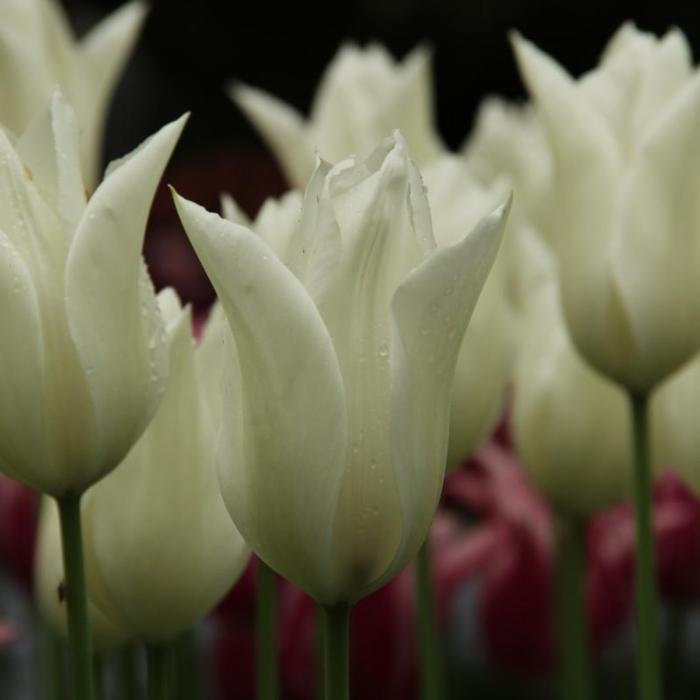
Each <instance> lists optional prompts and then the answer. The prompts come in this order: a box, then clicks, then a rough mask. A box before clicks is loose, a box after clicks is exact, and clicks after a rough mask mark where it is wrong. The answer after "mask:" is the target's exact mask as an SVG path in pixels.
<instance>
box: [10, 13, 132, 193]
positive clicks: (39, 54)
mask: <svg viewBox="0 0 700 700" xmlns="http://www.w3.org/2000/svg"><path fill="white" fill-rule="evenodd" d="M145 15H146V4H145V3H144V2H130V3H127V4H126V5H123V6H122V7H120V8H119V9H118V10H116V11H115V12H113V13H112V14H111V15H109V17H107V18H106V19H104V20H102V22H100V23H99V24H98V25H97V26H95V27H93V29H91V30H90V31H89V32H88V33H87V34H86V35H85V36H84V37H83V38H82V39H80V40H79V41H78V40H76V39H75V37H74V35H73V32H72V30H71V28H70V26H69V24H68V20H67V18H66V17H65V15H64V13H63V11H62V8H61V3H60V2H59V1H58V0H3V2H2V4H1V5H0V124H3V125H4V126H6V127H7V128H9V129H11V130H12V131H13V132H14V133H16V134H21V133H22V132H23V131H24V130H25V128H26V127H27V125H28V124H29V123H30V121H31V120H32V119H33V118H34V116H35V115H36V114H38V113H39V112H40V111H41V110H42V109H43V108H44V106H45V105H46V103H47V102H48V101H49V99H50V97H51V93H52V92H53V90H54V89H55V88H56V86H57V85H58V86H60V88H61V89H62V90H63V92H64V93H65V94H66V96H67V97H68V100H69V101H70V103H71V105H72V106H73V109H75V111H76V114H77V115H78V121H79V123H80V127H81V130H82V133H81V145H80V148H81V162H82V168H83V178H84V180H85V186H86V187H87V188H88V189H90V190H92V189H93V188H94V186H95V185H96V184H97V182H98V181H99V166H100V161H101V148H102V132H103V129H104V124H105V121H106V113H107V107H108V106H109V102H110V100H111V97H112V93H113V92H114V88H115V86H116V83H117V81H118V79H119V76H120V74H121V72H122V70H123V68H124V64H125V63H126V61H127V59H128V57H129V54H130V53H131V49H132V48H133V45H134V42H135V41H136V38H137V37H138V34H139V31H140V29H141V26H142V24H143V20H144V17H145Z"/></svg>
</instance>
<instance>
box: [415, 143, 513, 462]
mask: <svg viewBox="0 0 700 700" xmlns="http://www.w3.org/2000/svg"><path fill="white" fill-rule="evenodd" d="M423 176H424V181H425V186H426V194H427V197H428V201H429V203H430V211H431V214H432V220H433V230H434V231H435V241H436V243H437V245H438V247H439V248H447V247H449V246H452V245H455V244H457V243H458V242H459V241H460V240H461V239H462V238H463V237H464V234H465V232H466V231H470V230H472V229H473V228H474V227H475V226H476V225H477V224H478V223H479V221H480V220H481V219H482V218H484V217H485V216H487V215H488V214H489V213H490V212H492V211H493V210H494V209H495V208H496V207H497V206H498V203H499V202H502V201H503V200H504V199H505V198H506V196H507V194H508V187H507V186H506V183H505V182H504V181H496V180H494V183H493V185H491V186H490V187H485V186H484V185H483V184H481V183H480V182H479V181H478V180H477V179H476V178H475V177H474V176H473V175H472V174H471V171H470V169H469V168H468V167H467V165H466V163H465V162H464V160H463V159H462V158H459V157H458V156H453V155H447V154H445V155H443V156H441V157H440V158H438V159H437V160H435V161H433V162H432V163H430V164H429V165H427V166H426V167H425V168H424V169H423ZM509 226H510V224H509ZM511 243H512V241H504V244H503V246H501V248H500V250H499V253H498V256H497V258H496V261H495V264H494V266H493V269H492V270H491V273H490V274H489V277H488V279H487V280H486V284H485V285H484V289H483V292H482V293H481V296H480V297H479V300H478V302H477V304H476V307H475V309H474V314H473V316H472V318H471V320H470V321H469V326H468V328H467V331H466V333H465V335H464V340H463V341H462V347H461V349H460V352H459V355H458V357H457V366H456V369H455V375H454V380H453V386H452V409H451V411H450V442H449V450H448V456H447V466H448V469H451V468H453V467H456V466H457V465H458V464H459V463H460V462H462V461H463V460H465V459H467V458H468V457H469V456H470V455H471V454H473V452H474V451H475V450H476V449H477V448H478V447H479V445H480V444H481V443H482V442H483V441H484V440H485V439H486V438H487V437H488V435H489V433H490V432H491V431H492V430H493V428H494V426H495V423H496V422H497V420H498V418H499V417H500V415H501V413H502V410H503V401H504V394H505V389H506V385H507V384H508V381H509V380H510V376H511V369H512V361H513V356H514V350H515V347H514V343H515V333H516V330H517V326H516V319H515V318H514V310H513V308H512V306H511V303H510V299H509V294H508V289H507V286H508V275H509V267H510V266H511V265H512V261H511V260H510V259H509V257H510V256H509V253H510V244H511Z"/></svg>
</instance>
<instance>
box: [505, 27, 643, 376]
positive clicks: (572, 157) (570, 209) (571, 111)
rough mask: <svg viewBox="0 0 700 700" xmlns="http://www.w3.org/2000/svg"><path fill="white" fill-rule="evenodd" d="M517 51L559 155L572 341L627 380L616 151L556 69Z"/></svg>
mask: <svg viewBox="0 0 700 700" xmlns="http://www.w3.org/2000/svg"><path fill="white" fill-rule="evenodd" d="M514 47H515V53H516V57H517V59H518V63H519V65H520V70H521V72H522V74H523V76H524V80H525V82H526V83H527V85H528V88H529V89H530V92H531V93H532V94H533V97H534V99H535V101H536V103H537V105H538V107H539V108H540V112H541V114H542V117H543V121H544V123H545V126H546V129H547V132H548V135H549V138H550V141H551V143H552V146H553V151H554V162H555V168H554V178H555V179H554V183H555V184H554V187H555V189H554V191H553V193H552V197H553V200H552V203H551V208H552V209H553V217H552V223H551V229H552V232H553V243H554V247H555V250H556V252H557V255H558V257H559V263H560V268H559V270H560V279H561V294H562V300H563V306H564V313H565V316H566V318H567V323H568V326H569V328H570V329H571V330H572V340H573V341H574V343H575V344H576V345H577V347H579V348H580V349H581V351H582V353H583V354H584V356H586V357H587V358H588V359H589V360H590V361H591V362H592V363H593V364H595V365H596V366H598V367H601V368H605V369H606V371H607V372H608V373H610V374H615V373H619V372H623V371H624V369H625V365H626V364H627V361H628V358H629V357H630V354H631V353H632V352H633V348H634V345H635V342H636V339H635V338H634V337H633V336H632V335H631V333H630V329H629V321H628V319H627V318H626V309H625V307H624V304H623V303H622V301H621V298H620V294H619V289H618V288H617V285H616V283H615V280H614V276H613V275H611V270H610V266H611V260H610V248H611V239H612V237H613V233H614V224H615V221H616V220H617V216H618V213H619V199H620V189H621V188H620V183H621V180H622V165H621V163H622V161H621V153H620V149H619V146H618V143H617V142H616V141H615V139H614V138H613V135H612V132H611V131H610V129H609V127H608V126H607V124H606V122H605V120H604V119H603V117H601V115H600V114H599V113H598V112H597V111H595V110H594V109H593V108H592V107H591V106H590V104H589V103H588V102H587V101H586V100H585V97H584V96H583V94H582V92H581V91H580V90H579V89H577V86H576V84H575V83H574V82H573V81H572V80H571V78H570V77H569V76H568V75H567V74H566V72H565V71H564V70H563V69H562V68H561V67H560V66H559V65H558V64H557V63H555V62H554V61H553V60H552V59H551V58H549V57H548V56H546V55H545V54H543V53H542V52H541V51H539V50H538V49H537V48H536V47H534V46H533V45H532V44H530V43H529V42H527V41H525V40H524V39H521V38H519V37H517V36H516V37H515V38H514ZM611 338H614V342H613V341H611Z"/></svg>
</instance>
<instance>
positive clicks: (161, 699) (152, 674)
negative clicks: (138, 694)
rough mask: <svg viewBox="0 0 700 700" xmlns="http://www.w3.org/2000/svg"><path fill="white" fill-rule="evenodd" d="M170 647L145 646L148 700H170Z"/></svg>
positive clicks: (171, 656)
mask: <svg viewBox="0 0 700 700" xmlns="http://www.w3.org/2000/svg"><path fill="white" fill-rule="evenodd" d="M172 659H173V655H172V647H171V646H169V645H157V644H148V645H146V666H147V668H148V700H172V698H171V693H172V687H171V682H172Z"/></svg>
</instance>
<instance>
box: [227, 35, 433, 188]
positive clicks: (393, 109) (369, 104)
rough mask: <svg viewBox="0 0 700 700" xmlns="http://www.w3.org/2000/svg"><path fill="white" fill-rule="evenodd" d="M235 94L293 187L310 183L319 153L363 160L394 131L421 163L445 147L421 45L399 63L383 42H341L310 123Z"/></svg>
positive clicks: (262, 97) (274, 103)
mask: <svg viewBox="0 0 700 700" xmlns="http://www.w3.org/2000/svg"><path fill="white" fill-rule="evenodd" d="M231 97H232V99H233V100H234V101H235V102H236V104H237V105H238V106H239V107H240V108H241V110H243V112H244V113H245V114H246V116H247V117H248V118H249V119H250V120H251V122H252V123H253V124H254V125H255V127H256V128H257V130H258V131H259V132H260V134H261V135H262V137H263V138H264V139H265V141H266V142H267V144H268V146H269V147H270V148H271V149H272V151H273V152H274V154H275V156H276V157H277V159H278V160H279V162H280V165H281V166H282V169H283V170H284V173H285V175H286V176H287V178H288V180H289V182H290V183H291V184H292V185H293V186H295V187H304V186H305V185H306V183H307V181H308V179H309V177H310V176H311V173H312V172H313V171H314V166H315V162H316V154H317V153H318V154H319V155H320V156H321V157H322V158H324V159H326V160H329V161H331V162H337V161H339V160H341V159H343V158H347V157H348V156H356V157H358V158H365V157H367V156H368V155H369V154H370V153H371V152H372V150H373V149H374V147H375V146H376V145H377V143H379V142H380V141H381V140H382V139H383V138H384V137H385V136H386V135H387V134H390V133H391V132H392V131H393V130H394V129H400V130H401V132H402V133H403V135H404V137H405V138H406V141H407V143H408V145H409V148H410V149H411V154H412V156H413V157H414V158H415V160H416V161H417V162H418V163H419V164H421V165H422V164H424V163H427V162H429V161H430V160H431V159H433V158H435V157H436V156H437V155H438V154H439V153H440V152H441V149H442V147H441V144H440V139H439V137H438V136H437V132H436V130H435V126H434V123H433V122H434V117H433V89H432V80H431V76H430V53H429V51H427V50H426V49H424V48H421V47H419V48H417V49H414V50H413V51H412V52H411V53H410V54H408V56H406V58H405V59H404V60H403V61H400V62H398V61H396V60H394V58H393V57H392V56H391V55H390V54H389V53H388V52H387V50H386V49H385V48H384V47H383V46H380V45H379V44H370V45H368V46H367V47H366V48H360V47H359V46H356V45H355V44H345V45H343V46H342V47H341V48H340V50H339V51H338V53H337V55H336V56H335V58H334V59H333V61H331V63H330V65H329V66H328V68H327V69H326V72H325V74H324V76H323V78H322V79H321V81H320V83H319V86H318V89H317V92H316V96H315V97H314V101H313V105H312V107H311V114H310V116H309V118H308V120H305V119H304V117H302V115H300V114H299V113H298V112H297V111H296V110H295V109H294V108H293V107H290V106H289V105H287V104H285V103H284V102H282V101H280V100H278V99H277V98H275V97H273V96H271V95H268V94H267V93H265V92H262V91H261V90H258V89H256V88H251V87H248V86H247V85H242V84H236V85H234V86H233V88H232V89H231Z"/></svg>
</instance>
